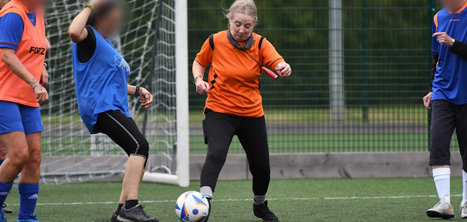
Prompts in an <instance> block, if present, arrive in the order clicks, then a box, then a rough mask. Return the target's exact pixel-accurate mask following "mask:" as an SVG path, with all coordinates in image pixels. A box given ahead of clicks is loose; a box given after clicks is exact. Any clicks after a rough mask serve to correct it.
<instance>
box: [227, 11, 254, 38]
mask: <svg viewBox="0 0 467 222" xmlns="http://www.w3.org/2000/svg"><path fill="white" fill-rule="evenodd" d="M229 23H230V33H232V36H233V37H234V39H235V40H237V41H239V42H243V41H246V40H247V39H248V37H250V35H251V33H253V28H254V27H255V18H254V17H253V16H250V15H247V14H244V13H238V12H237V13H235V14H234V15H233V17H232V18H231V19H229Z"/></svg>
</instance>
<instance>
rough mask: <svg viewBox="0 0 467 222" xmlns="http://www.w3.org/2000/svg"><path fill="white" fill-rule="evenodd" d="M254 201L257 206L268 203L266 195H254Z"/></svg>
mask: <svg viewBox="0 0 467 222" xmlns="http://www.w3.org/2000/svg"><path fill="white" fill-rule="evenodd" d="M253 200H254V201H255V204H256V205H261V204H263V203H264V202H265V201H266V195H253Z"/></svg>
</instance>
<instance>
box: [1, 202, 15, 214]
mask: <svg viewBox="0 0 467 222" xmlns="http://www.w3.org/2000/svg"><path fill="white" fill-rule="evenodd" d="M2 209H3V212H5V213H7V214H11V213H13V211H12V210H10V209H8V208H6V204H3V206H2Z"/></svg>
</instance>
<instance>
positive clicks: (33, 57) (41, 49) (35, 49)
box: [0, 0, 47, 107]
mask: <svg viewBox="0 0 467 222" xmlns="http://www.w3.org/2000/svg"><path fill="white" fill-rule="evenodd" d="M10 12H11V13H17V14H18V15H20V16H21V17H22V18H23V23H24V29H23V35H22V37H21V42H20V44H19V45H18V49H17V50H16V56H18V58H19V60H20V61H21V63H22V64H23V65H24V66H25V67H26V69H27V70H28V71H29V72H30V73H31V74H32V75H33V76H34V78H36V79H37V80H38V81H40V78H41V75H42V70H43V68H44V60H45V52H46V48H47V42H46V37H45V24H44V15H43V13H42V12H36V25H35V26H34V25H33V24H32V23H31V22H30V21H29V18H28V16H27V14H26V13H27V12H29V11H28V9H26V7H25V6H24V5H23V3H22V2H21V1H20V0H12V1H10V2H9V3H8V4H6V5H5V6H4V7H3V8H2V10H0V17H2V16H3V15H5V14H6V13H10ZM0 34H1V33H0ZM0 53H1V49H0ZM35 97H36V95H35V94H34V93H33V92H32V89H31V86H29V85H28V84H27V83H26V82H24V81H23V80H21V79H20V78H19V77H18V76H17V75H15V74H14V73H13V72H12V71H11V70H10V69H9V68H8V67H7V66H6V64H5V63H4V62H3V61H1V60H0V100H2V101H8V102H14V103H18V104H22V105H26V106H31V107H39V104H38V103H37V101H36V99H35Z"/></svg>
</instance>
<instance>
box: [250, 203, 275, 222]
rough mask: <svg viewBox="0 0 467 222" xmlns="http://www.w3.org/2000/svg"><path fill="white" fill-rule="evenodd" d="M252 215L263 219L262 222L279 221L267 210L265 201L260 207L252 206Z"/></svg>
mask: <svg viewBox="0 0 467 222" xmlns="http://www.w3.org/2000/svg"><path fill="white" fill-rule="evenodd" d="M253 213H254V214H255V216H256V217H258V218H261V219H263V221H276V222H277V221H279V218H277V217H276V215H274V213H273V212H271V210H269V207H268V202H267V201H265V202H264V203H263V204H260V205H256V204H253Z"/></svg>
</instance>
